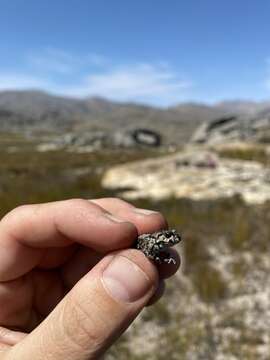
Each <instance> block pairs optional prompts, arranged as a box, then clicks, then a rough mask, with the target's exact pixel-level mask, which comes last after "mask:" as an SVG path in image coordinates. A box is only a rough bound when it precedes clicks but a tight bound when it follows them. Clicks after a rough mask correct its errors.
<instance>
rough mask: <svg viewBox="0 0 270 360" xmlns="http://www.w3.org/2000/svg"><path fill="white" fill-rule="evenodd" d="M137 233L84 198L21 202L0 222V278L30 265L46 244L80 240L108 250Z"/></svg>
mask: <svg viewBox="0 0 270 360" xmlns="http://www.w3.org/2000/svg"><path fill="white" fill-rule="evenodd" d="M137 235H138V233H137V229H136V227H135V225H134V224H132V223H131V222H128V221H125V220H122V219H118V218H115V217H113V216H112V215H111V214H110V213H109V212H107V211H105V210H104V209H103V208H101V207H100V206H98V205H97V204H94V203H91V202H89V201H87V200H82V199H73V200H66V201H58V202H52V203H47V204H39V205H25V206H21V207H19V208H17V209H15V210H13V211H11V212H10V213H9V214H7V215H6V216H5V217H4V218H3V219H2V221H1V222H0V281H9V280H12V279H15V278H17V277H19V276H21V275H23V274H25V273H27V272H28V271H30V270H31V269H33V268H34V267H35V266H37V265H38V264H39V263H40V262H41V261H42V258H43V256H44V254H45V253H46V249H47V248H53V247H66V246H69V245H70V244H72V243H79V244H82V245H85V246H87V247H90V248H92V249H94V250H96V251H99V252H108V251H111V250H116V249H121V248H125V247H128V246H130V245H131V244H132V243H133V241H134V240H135V238H136V237H137Z"/></svg>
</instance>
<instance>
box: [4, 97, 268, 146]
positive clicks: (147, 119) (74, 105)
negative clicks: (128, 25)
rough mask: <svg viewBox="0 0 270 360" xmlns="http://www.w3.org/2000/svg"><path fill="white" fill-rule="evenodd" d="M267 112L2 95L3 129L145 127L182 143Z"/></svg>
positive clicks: (240, 105) (246, 106)
mask: <svg viewBox="0 0 270 360" xmlns="http://www.w3.org/2000/svg"><path fill="white" fill-rule="evenodd" d="M263 112H264V113H265V112H266V113H268V112H269V113H270V102H261V103H257V102H252V101H227V102H222V103H218V104H215V105H206V104H199V103H192V102H190V103H182V104H179V105H177V106H172V107H168V108H157V107H151V106H147V105H140V104H135V103H117V102H112V101H109V100H106V99H103V98H97V97H94V98H84V99H75V98H67V97H60V96H54V95H51V94H48V93H45V92H42V91H2V92H0V129H2V130H10V129H12V130H17V131H21V130H24V129H32V130H46V131H64V130H73V131H90V130H93V129H101V130H107V131H108V130H109V131H115V130H118V129H123V128H130V127H147V128H150V129H152V130H156V131H159V132H161V133H166V136H168V137H173V138H174V139H175V140H177V139H179V141H181V140H183V139H186V138H187V137H189V136H190V135H191V134H192V133H193V131H194V129H195V128H196V127H197V126H198V125H199V124H201V123H202V122H205V121H211V120H214V119H216V118H219V117H222V116H227V115H237V114H241V115H245V116H247V117H248V116H257V114H258V116H259V114H260V113H263ZM176 130H177V133H176Z"/></svg>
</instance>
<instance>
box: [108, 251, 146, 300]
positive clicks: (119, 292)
mask: <svg viewBox="0 0 270 360" xmlns="http://www.w3.org/2000/svg"><path fill="white" fill-rule="evenodd" d="M103 284H104V286H105V288H106V290H107V291H108V292H109V293H110V294H111V296H112V297H113V298H114V299H115V300H117V301H121V302H126V303H132V302H134V301H137V300H139V299H140V298H142V297H143V296H144V295H146V294H147V292H148V291H149V290H150V289H151V287H152V283H151V281H150V280H149V278H148V277H147V275H146V274H145V273H144V272H143V270H142V269H141V268H139V266H137V265H136V264H135V263H134V262H132V261H131V260H129V259H127V258H126V257H124V256H121V255H118V256H116V257H115V258H114V259H113V260H112V262H111V263H110V264H109V265H108V267H107V268H106V269H105V271H104V272H103Z"/></svg>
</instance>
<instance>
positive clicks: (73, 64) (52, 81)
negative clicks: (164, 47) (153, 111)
mask: <svg viewBox="0 0 270 360" xmlns="http://www.w3.org/2000/svg"><path fill="white" fill-rule="evenodd" d="M33 74H35V75H33ZM27 88H40V89H43V90H46V91H50V92H53V93H57V94H61V95H68V96H74V97H86V96H101V97H106V98H109V99H113V100H117V101H137V102H144V103H152V104H157V105H169V104H172V103H176V102H179V101H181V100H183V99H184V98H185V96H187V93H188V92H189V90H190V88H192V84H191V82H190V81H188V80H187V79H185V78H183V76H181V75H180V74H179V73H178V72H177V71H176V70H174V69H173V68H172V67H171V66H170V65H169V64H168V63H167V62H159V63H157V62H153V63H143V62H135V63H132V64H131V63H129V64H125V63H123V64H115V63H114V62H113V61H112V60H109V59H107V58H106V57H104V56H101V55H98V54H94V53H92V54H88V55H84V56H77V55H73V54H70V53H68V52H66V51H62V50H57V49H51V48H48V49H45V50H42V51H41V52H40V53H39V54H37V53H30V54H28V55H27V56H26V64H25V69H24V70H23V71H21V72H19V73H18V72H17V71H14V73H12V72H9V73H6V74H3V73H2V74H1V73H0V89H27Z"/></svg>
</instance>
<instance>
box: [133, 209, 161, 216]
mask: <svg viewBox="0 0 270 360" xmlns="http://www.w3.org/2000/svg"><path fill="white" fill-rule="evenodd" d="M133 211H134V212H135V213H136V214H139V215H153V214H158V212H157V211H153V210H148V209H140V208H135V209H134V210H133Z"/></svg>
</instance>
